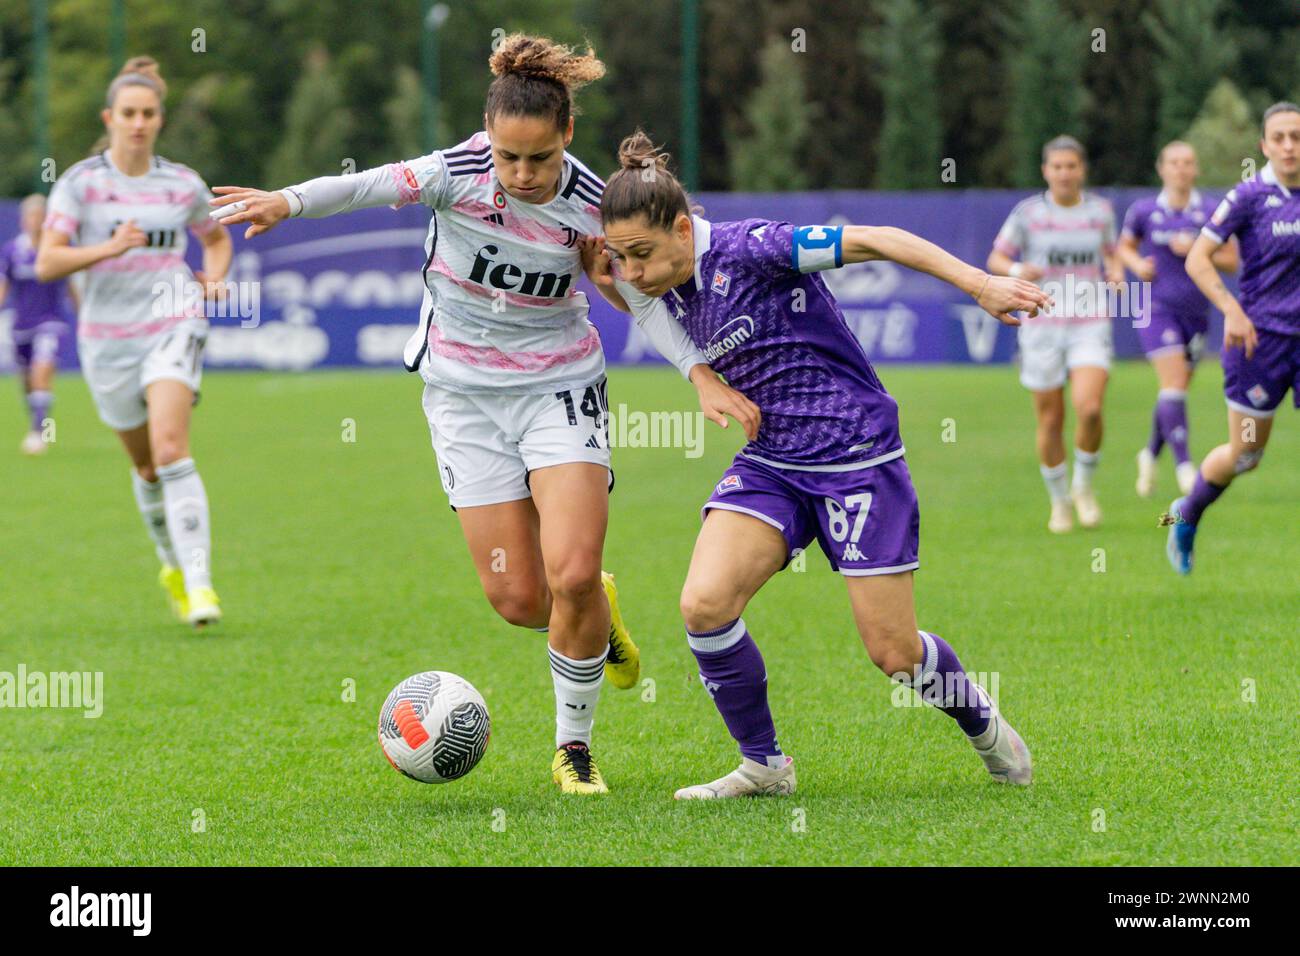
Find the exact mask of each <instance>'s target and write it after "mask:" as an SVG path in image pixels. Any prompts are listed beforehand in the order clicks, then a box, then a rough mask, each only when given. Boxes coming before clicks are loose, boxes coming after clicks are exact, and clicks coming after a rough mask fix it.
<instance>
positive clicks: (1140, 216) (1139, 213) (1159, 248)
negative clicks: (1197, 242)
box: [1123, 189, 1214, 318]
mask: <svg viewBox="0 0 1300 956" xmlns="http://www.w3.org/2000/svg"><path fill="white" fill-rule="evenodd" d="M1213 208H1214V207H1213V204H1212V203H1211V202H1210V201H1209V200H1208V199H1206V198H1205V197H1204V196H1202V195H1201V194H1200V193H1199V192H1197V191H1196V190H1195V189H1193V190H1192V194H1191V196H1190V197H1189V198H1188V201H1187V205H1186V206H1184V207H1183V208H1182V209H1174V208H1173V207H1172V206H1170V205H1169V197H1168V196H1167V195H1166V194H1165V193H1164V192H1163V191H1161V193H1160V195H1158V196H1156V197H1155V198H1153V199H1139V200H1137V202H1135V203H1133V205H1131V206H1129V207H1128V212H1126V213H1125V214H1124V229H1123V235H1125V236H1131V237H1132V238H1134V239H1136V240H1138V243H1139V246H1138V248H1139V251H1140V252H1141V253H1142V255H1144V256H1151V258H1152V259H1154V260H1155V264H1156V277H1155V279H1154V280H1152V283H1151V301H1152V303H1154V304H1155V305H1157V306H1160V307H1162V308H1164V309H1166V310H1168V311H1172V312H1175V313H1177V314H1179V315H1183V316H1194V317H1197V318H1202V317H1205V316H1206V315H1207V313H1208V312H1209V308H1210V303H1209V300H1208V299H1206V298H1205V296H1204V295H1202V294H1201V290H1200V289H1198V288H1197V287H1196V283H1195V282H1193V281H1192V279H1191V276H1189V275H1188V274H1187V267H1186V259H1185V258H1184V257H1183V256H1180V255H1178V254H1177V253H1175V252H1173V251H1172V250H1171V249H1170V248H1169V242H1170V240H1172V239H1173V238H1174V237H1175V236H1177V235H1178V234H1179V233H1184V234H1186V235H1187V236H1188V238H1190V239H1195V238H1196V234H1197V233H1199V232H1200V231H1201V228H1202V227H1203V226H1204V225H1205V224H1206V222H1208V221H1209V218H1210V214H1211V212H1212V211H1213Z"/></svg>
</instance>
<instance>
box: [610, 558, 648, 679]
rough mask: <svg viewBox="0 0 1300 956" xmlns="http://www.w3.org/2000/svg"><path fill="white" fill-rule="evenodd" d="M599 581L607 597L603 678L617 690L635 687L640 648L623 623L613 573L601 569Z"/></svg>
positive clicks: (639, 670) (638, 669) (639, 661)
mask: <svg viewBox="0 0 1300 956" xmlns="http://www.w3.org/2000/svg"><path fill="white" fill-rule="evenodd" d="M600 583H601V584H603V585H604V586H605V595H606V597H608V598H609V656H608V657H606V658H605V679H606V680H608V681H609V682H610V683H611V684H613V685H614V686H615V687H617V688H618V689H619V690H627V689H628V688H631V687H635V686H636V682H637V681H638V680H639V679H640V677H641V650H640V649H639V648H638V647H637V646H636V644H634V643H632V635H630V634H629V633H628V632H627V625H625V624H624V623H623V613H622V612H621V611H620V610H619V609H618V588H616V587H615V586H614V575H612V574H610V573H609V572H608V571H601V572H600Z"/></svg>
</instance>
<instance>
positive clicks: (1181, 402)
mask: <svg viewBox="0 0 1300 956" xmlns="http://www.w3.org/2000/svg"><path fill="white" fill-rule="evenodd" d="M1156 419H1157V421H1159V423H1160V434H1161V436H1162V437H1163V438H1164V440H1165V441H1167V442H1168V443H1169V448H1170V449H1171V450H1172V451H1173V453H1174V461H1175V463H1177V464H1179V465H1181V464H1182V463H1183V462H1185V461H1188V460H1189V456H1188V454H1187V393H1186V392H1183V391H1180V390H1178V389H1172V388H1162V389H1161V390H1160V398H1159V400H1158V401H1157V402H1156Z"/></svg>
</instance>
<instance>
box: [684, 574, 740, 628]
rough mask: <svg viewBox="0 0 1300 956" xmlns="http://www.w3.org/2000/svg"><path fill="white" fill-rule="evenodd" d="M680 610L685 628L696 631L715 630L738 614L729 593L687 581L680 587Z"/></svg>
mask: <svg viewBox="0 0 1300 956" xmlns="http://www.w3.org/2000/svg"><path fill="white" fill-rule="evenodd" d="M681 611H682V623H683V624H685V625H686V630H688V631H695V632H697V633H698V632H701V631H712V630H716V629H717V628H720V627H722V626H723V625H724V624H729V623H730V622H732V621H734V620H735V619H736V618H737V617H739V616H740V611H739V610H738V609H737V608H736V607H735V602H734V600H733V599H732V598H731V596H730V595H727V594H724V593H722V592H720V591H717V590H714V589H711V588H702V587H695V586H692V585H691V584H690V583H689V582H688V583H687V585H686V586H685V587H684V588H682V597H681Z"/></svg>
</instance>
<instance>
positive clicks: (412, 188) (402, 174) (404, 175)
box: [384, 163, 420, 209]
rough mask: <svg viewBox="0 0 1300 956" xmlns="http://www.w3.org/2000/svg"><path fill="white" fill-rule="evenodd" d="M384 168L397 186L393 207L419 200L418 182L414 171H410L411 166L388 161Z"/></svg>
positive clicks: (397, 207)
mask: <svg viewBox="0 0 1300 956" xmlns="http://www.w3.org/2000/svg"><path fill="white" fill-rule="evenodd" d="M384 168H385V169H387V170H388V174H389V175H390V176H392V177H393V185H394V186H396V187H397V202H395V203H393V208H394V209H401V208H402V207H403V206H409V205H411V203H417V202H419V201H420V184H419V182H418V181H417V180H416V178H415V173H413V172H411V167H409V166H407V165H406V164H405V163H389V164H388V165H387V166H385V167H384Z"/></svg>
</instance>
